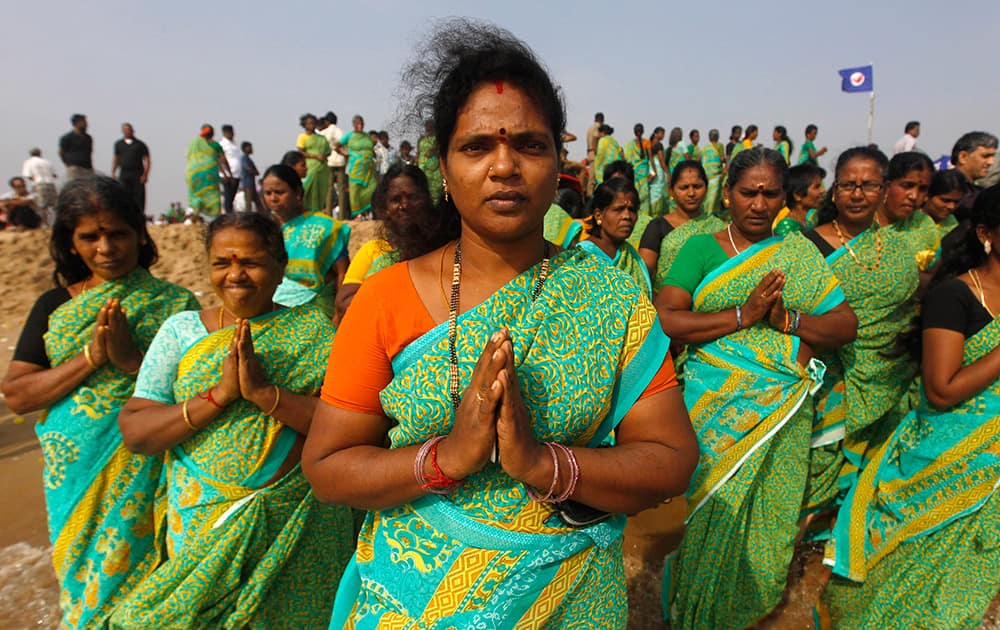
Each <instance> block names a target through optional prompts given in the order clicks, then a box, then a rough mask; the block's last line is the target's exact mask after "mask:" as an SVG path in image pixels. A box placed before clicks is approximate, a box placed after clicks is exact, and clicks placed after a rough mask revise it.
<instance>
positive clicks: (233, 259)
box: [229, 254, 240, 263]
mask: <svg viewBox="0 0 1000 630" xmlns="http://www.w3.org/2000/svg"><path fill="white" fill-rule="evenodd" d="M229 260H230V262H234V263H238V262H240V259H239V256H237V255H236V254H230V255H229Z"/></svg>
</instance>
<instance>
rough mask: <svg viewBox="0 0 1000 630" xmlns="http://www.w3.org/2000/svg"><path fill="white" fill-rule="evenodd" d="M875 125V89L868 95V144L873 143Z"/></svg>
mask: <svg viewBox="0 0 1000 630" xmlns="http://www.w3.org/2000/svg"><path fill="white" fill-rule="evenodd" d="M874 126H875V90H872V92H871V96H869V97H868V144H871V143H872V128H873V127H874Z"/></svg>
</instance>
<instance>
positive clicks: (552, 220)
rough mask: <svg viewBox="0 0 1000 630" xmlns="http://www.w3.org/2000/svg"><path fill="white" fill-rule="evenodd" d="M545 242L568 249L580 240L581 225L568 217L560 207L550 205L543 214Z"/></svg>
mask: <svg viewBox="0 0 1000 630" xmlns="http://www.w3.org/2000/svg"><path fill="white" fill-rule="evenodd" d="M544 231H545V240H547V241H548V242H550V243H555V244H556V245H558V246H559V247H562V248H563V249H569V248H570V247H573V245H575V244H576V242H577V241H578V240H579V239H580V233H581V232H582V231H583V224H582V223H580V222H579V221H577V220H575V219H574V218H573V217H571V216H569V213H568V212H566V211H565V210H563V209H562V207H561V206H558V205H556V204H552V205H550V206H549V209H548V210H547V211H546V212H545V227H544Z"/></svg>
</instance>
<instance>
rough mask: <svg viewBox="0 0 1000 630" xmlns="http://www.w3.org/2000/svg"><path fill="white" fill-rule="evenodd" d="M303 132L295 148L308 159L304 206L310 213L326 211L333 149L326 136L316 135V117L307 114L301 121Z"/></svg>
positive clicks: (303, 198)
mask: <svg viewBox="0 0 1000 630" xmlns="http://www.w3.org/2000/svg"><path fill="white" fill-rule="evenodd" d="M299 124H300V125H302V129H304V130H305V131H303V132H302V133H300V134H299V137H298V139H296V141H295V148H296V149H298V150H299V151H301V152H302V155H303V157H305V159H306V173H307V175H306V178H305V182H304V184H305V190H304V192H305V194H304V195H303V197H302V205H303V206H304V207H305V209H306V210H308V211H309V212H323V211H324V210H326V196H327V193H328V192H329V190H330V169H329V167H327V165H326V160H327V158H328V157H330V153H332V152H333V149H332V148H331V147H330V143H329V142H327V139H326V136H324V135H323V134H321V133H316V116H314V115H313V114H306V115H304V116H303V117H302V119H301V120H300V121H299Z"/></svg>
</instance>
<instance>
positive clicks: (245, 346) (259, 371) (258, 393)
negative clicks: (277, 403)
mask: <svg viewBox="0 0 1000 630" xmlns="http://www.w3.org/2000/svg"><path fill="white" fill-rule="evenodd" d="M235 335H236V356H237V361H238V363H239V370H238V373H239V376H240V396H242V397H243V398H245V399H246V400H249V401H250V402H252V403H253V404H255V405H257V406H258V407H260V408H261V409H270V408H271V405H273V404H274V386H273V385H271V382H270V381H269V380H267V373H265V372H264V367H263V366H262V365H261V364H260V361H258V360H257V354H256V353H255V352H254V349H253V335H252V334H251V332H250V322H249V320H246V319H242V320H240V322H239V323H238V324H237V326H236V332H235Z"/></svg>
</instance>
